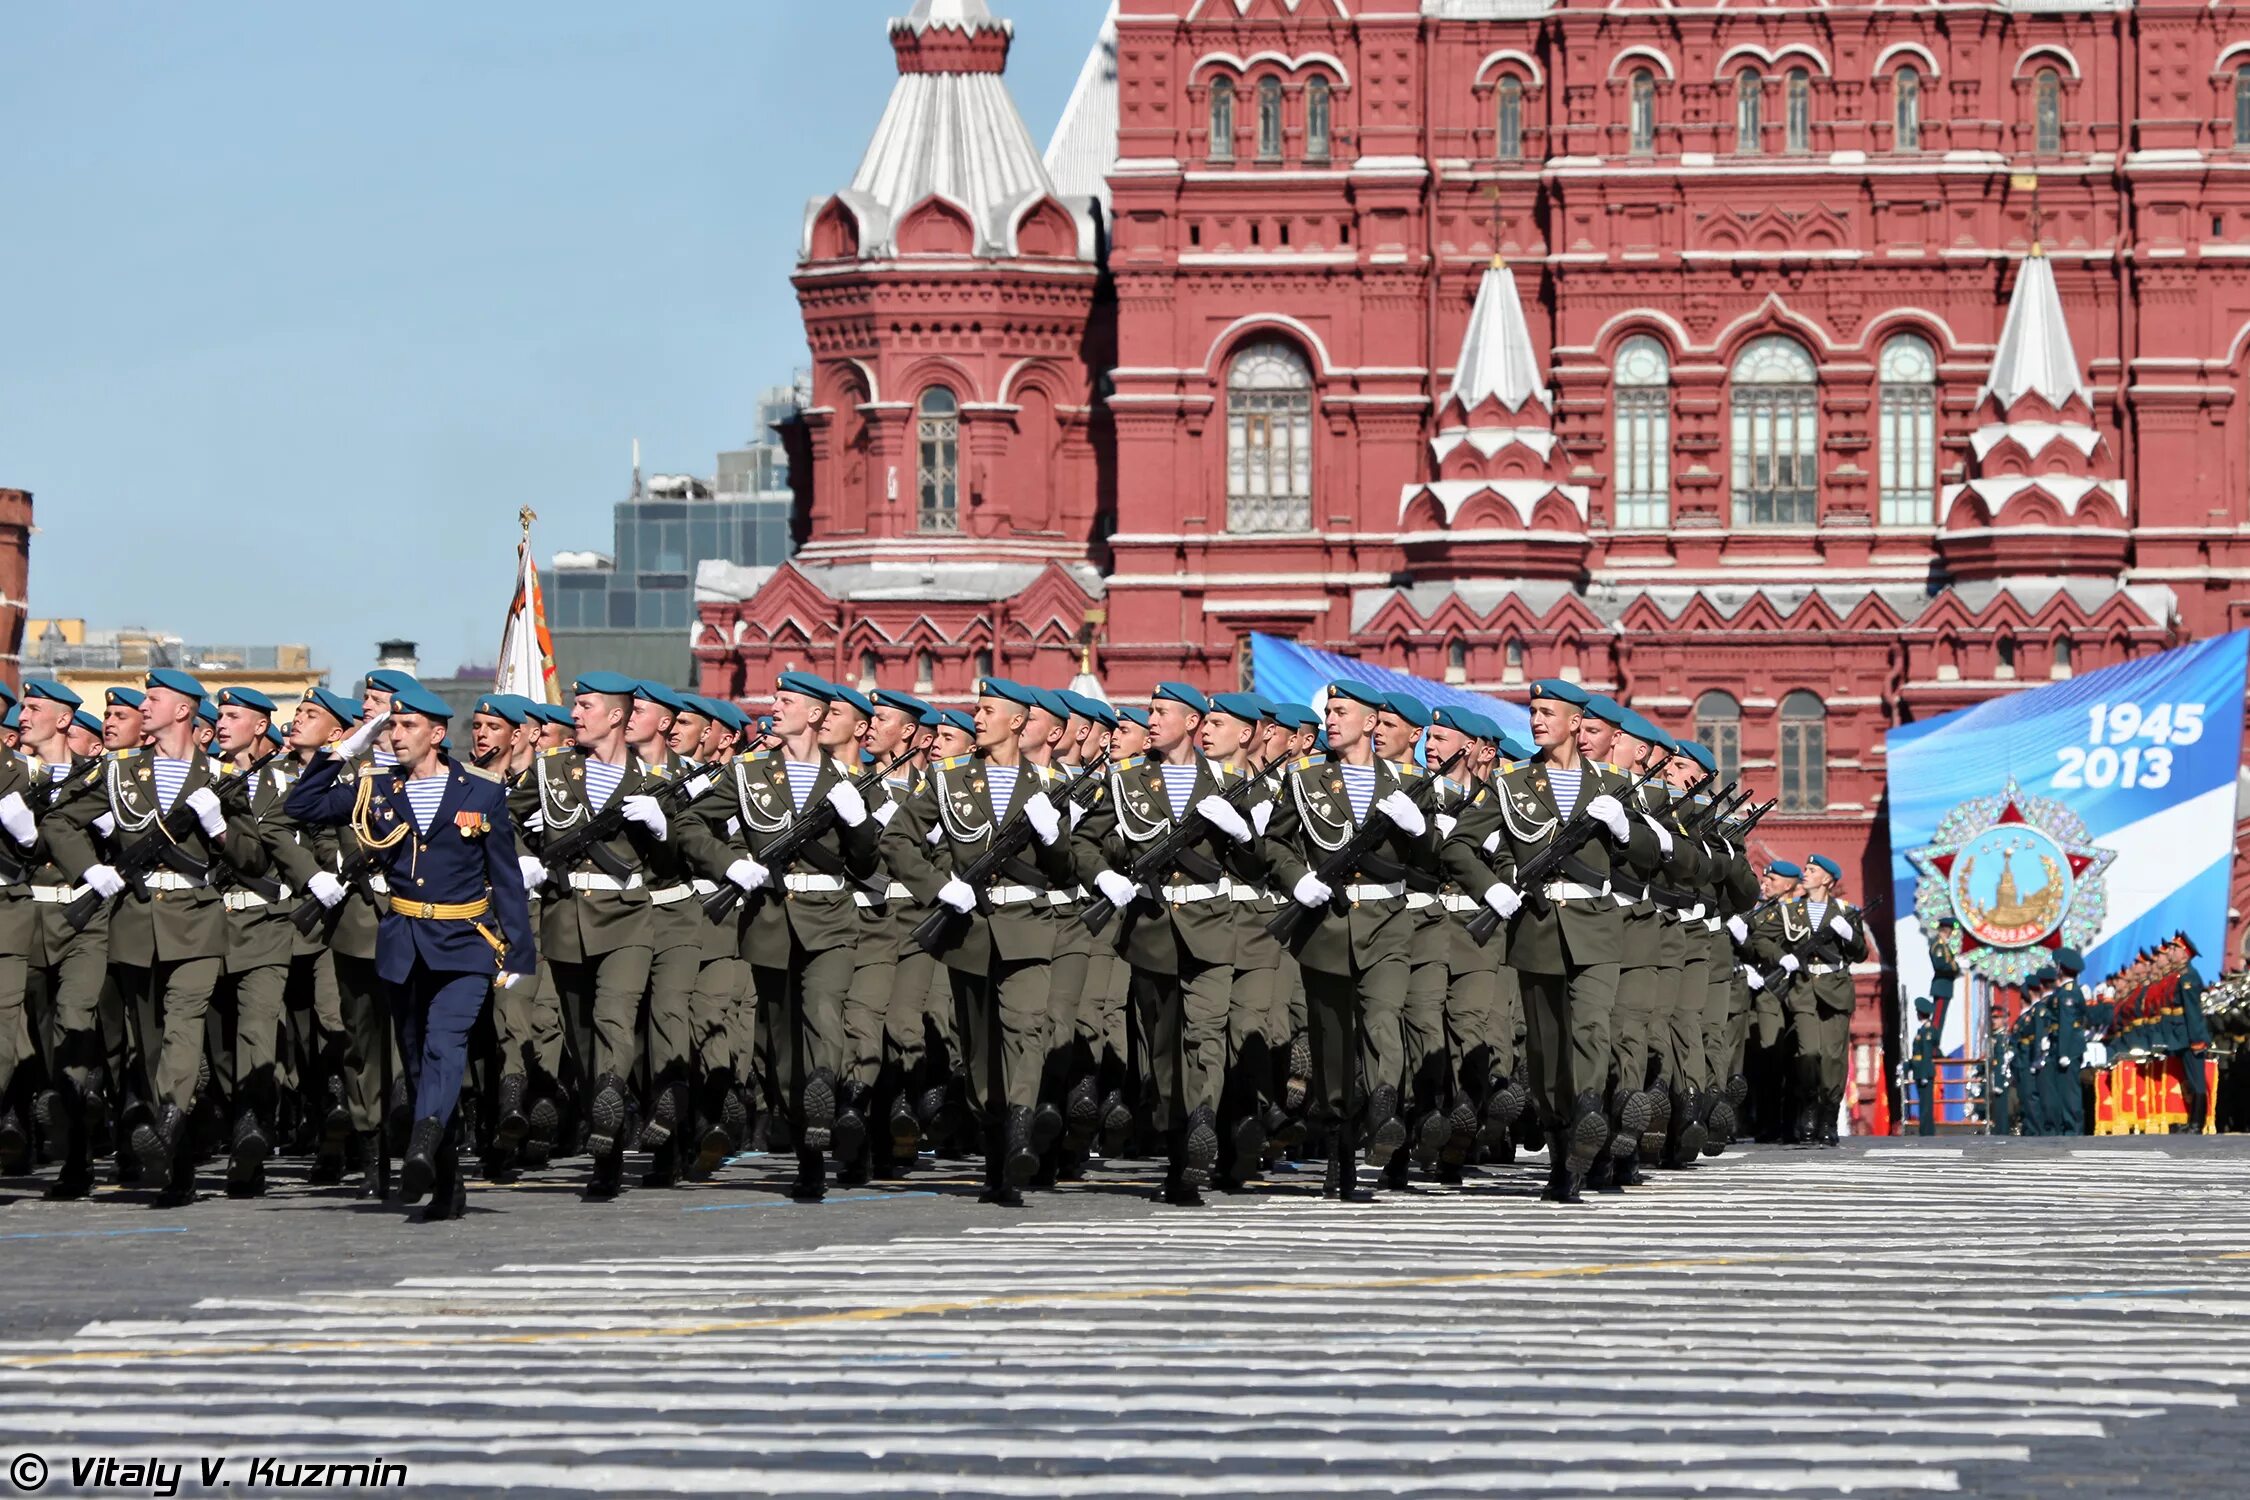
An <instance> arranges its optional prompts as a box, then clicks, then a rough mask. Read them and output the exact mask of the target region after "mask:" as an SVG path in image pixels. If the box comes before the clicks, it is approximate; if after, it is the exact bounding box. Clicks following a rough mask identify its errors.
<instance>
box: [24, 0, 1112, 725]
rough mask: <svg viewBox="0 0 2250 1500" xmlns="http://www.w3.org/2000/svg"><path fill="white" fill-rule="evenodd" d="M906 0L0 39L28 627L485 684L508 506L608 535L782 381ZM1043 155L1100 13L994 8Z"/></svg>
mask: <svg viewBox="0 0 2250 1500" xmlns="http://www.w3.org/2000/svg"><path fill="white" fill-rule="evenodd" d="M908 3H909V0H821V3H817V4H809V5H807V4H798V3H794V0H735V3H731V4H713V3H669V4H666V5H662V6H627V5H619V4H601V5H597V4H582V3H552V0H542V3H539V4H530V3H506V4H502V3H493V4H480V5H473V6H463V5H458V4H445V5H440V4H422V3H403V4H399V3H394V4H389V5H384V6H337V5H296V4H281V3H270V4H232V3H219V0H197V3H195V4H192V5H180V4H103V5H74V6H62V5H12V6H8V7H6V8H5V10H4V11H0V129H4V130H5V132H6V137H5V138H6V140H7V141H8V143H9V145H8V149H7V150H6V151H5V152H0V205H5V209H6V221H5V222H6V228H5V229H4V230H0V485H9V486H15V487H19V488H24V489H29V490H32V491H33V492H34V493H35V497H36V504H37V516H38V523H39V534H38V535H37V536H36V537H34V539H33V541H32V551H31V590H30V596H31V612H32V613H33V614H35V615H65V616H74V615H82V616H85V617H86V618H88V619H89V620H90V621H91V622H92V623H93V624H94V625H96V626H97V627H99V626H117V625H144V626H148V627H151V628H157V629H163V630H167V631H172V632H176V633H178V634H182V635H185V636H187V637H189V638H191V639H194V640H200V641H206V642H234V641H251V642H265V641H277V640H278V641H309V642H310V643H311V644H312V645H313V647H314V655H315V660H316V662H318V663H319V664H320V665H322V666H324V667H326V668H327V669H328V670H329V671H330V673H331V674H332V676H333V677H334V678H335V679H337V680H343V679H346V678H348V677H350V676H351V675H353V674H354V673H356V672H358V671H360V670H361V669H363V668H364V667H365V666H366V665H367V664H368V662H369V660H370V658H371V657H372V654H373V648H374V642H375V641H376V640H377V639H379V638H382V637H386V636H390V635H394V634H395V635H402V636H406V637H409V638H412V639H417V640H419V641H421V642H422V644H423V651H422V659H423V665H424V668H425V670H427V671H431V672H433V673H437V674H444V673H449V672H451V671H452V670H453V668H454V667H455V666H456V665H458V664H461V663H464V662H469V661H477V662H489V661H490V660H491V659H492V657H493V655H494V654H495V650H496V647H497V645H498V641H499V631H500V615H501V612H502V611H503V610H504V608H505V607H506V604H507V597H508V591H509V586H510V572H511V569H512V566H513V561H514V549H513V540H514V537H515V529H516V523H515V515H516V510H517V508H518V507H519V506H520V505H523V504H525V503H529V504H530V505H531V506H532V507H533V508H534V509H536V510H537V511H538V512H539V514H540V523H539V528H538V533H537V546H538V550H539V552H540V555H541V556H542V557H545V556H548V555H550V554H552V553H553V552H554V551H555V550H557V549H559V548H570V547H598V548H601V549H604V550H606V549H607V548H608V546H609V531H610V528H609V507H610V506H611V505H612V504H613V503H614V502H615V501H616V500H617V499H618V498H620V496H621V495H622V494H623V492H624V488H625V485H626V482H627V479H628V475H629V464H630V445H631V440H632V439H633V438H634V437H635V436H638V437H639V438H640V439H641V443H642V453H643V457H644V467H645V468H646V469H647V470H648V471H650V472H665V471H680V470H688V471H693V472H696V473H709V472H711V468H712V463H713V455H714V454H716V453H717V451H718V450H719V449H721V448H728V447H734V446H736V445H737V444H739V443H741V442H742V441H744V440H745V439H746V438H747V437H748V436H749V435H750V433H749V425H750V421H751V418H752V415H753V412H754V402H755V400H756V397H757V394H758V392H759V391H760V390H762V389H763V388H764V387H766V386H768V385H771V384H775V383H777V382H780V381H783V380H785V379H787V378H788V375H789V372H790V370H791V368H792V367H793V366H795V365H798V364H801V363H803V361H804V359H805V355H804V340H803V334H802V330H801V325H800V323H799V321H798V317H797V310H796V301H795V298H794V295H793V294H792V292H791V290H790V287H789V283H788V275H789V271H790V267H791V265H792V263H793V261H794V258H795V254H796V243H797V234H798V228H799V224H800V220H801V216H802V211H803V207H804V203H805V200H806V199H807V198H808V197H811V196H813V195H815V194H826V193H828V192H832V191H834V190H835V189H837V188H840V187H842V186H844V185H845V183H846V182H848V181H849V179H850V177H851V173H852V170H853V168H854V167H855V166H857V164H858V161H859V156H860V152H861V151H862V149H863V148H864V147H865V145H866V142H867V137H868V135H869V134H870V133H871V132H872V130H873V128H874V125H875V122H876V120H877V118H878V117H879V116H880V114H881V112H882V107H883V101H884V99H885V97H886V96H887V95H888V93H889V90H890V85H891V82H892V80H893V78H894V77H895V76H896V69H895V66H894V64H893V61H892V57H891V52H890V47H889V44H888V43H887V41H886V40H885V33H884V24H885V21H886V19H887V18H888V17H890V16H892V15H895V14H902V13H904V11H905V10H906V9H907V7H908ZM995 9H997V10H999V11H1000V12H1001V13H1003V14H1006V15H1010V16H1011V17H1012V18H1013V19H1014V20H1015V21H1016V22H1017V36H1016V46H1015V50H1014V52H1013V54H1012V55H1011V57H1010V60H1009V68H1008V76H1009V82H1010V86H1011V87H1012V89H1013V90H1014V93H1015V96H1016V100H1017V103H1018V105H1019V106H1020V107H1021V109H1022V111H1023V114H1024V118H1025V120H1026V122H1027V123H1028V124H1029V125H1030V127H1031V130H1032V133H1033V136H1034V137H1035V138H1036V139H1037V140H1038V141H1040V142H1041V143H1042V144H1044V143H1045V141H1046V138H1047V135H1048V133H1049V132H1050V130H1051V129H1052V127H1053V125H1054V122H1055V119H1056V117H1057V116H1058V115H1059V114H1060V113H1061V111H1062V106H1063V102H1064V100H1065V99H1066V98H1067V97H1068V95H1069V91H1070V87H1071V85H1072V83H1073V82H1074V81H1075V79H1076V77H1077V73H1078V69H1079V66H1080V64H1081V63H1082V62H1083V60H1084V58H1085V55H1086V50H1087V48H1088V47H1089V46H1090V45H1091V44H1092V41H1093V37H1094V32H1095V30H1096V28H1097V26H1098V25H1099V23H1100V18H1101V12H1102V10H1103V4H1102V0H1037V3H1036V4H1033V3H1031V0H1012V3H1003V4H997V5H996V6H995Z"/></svg>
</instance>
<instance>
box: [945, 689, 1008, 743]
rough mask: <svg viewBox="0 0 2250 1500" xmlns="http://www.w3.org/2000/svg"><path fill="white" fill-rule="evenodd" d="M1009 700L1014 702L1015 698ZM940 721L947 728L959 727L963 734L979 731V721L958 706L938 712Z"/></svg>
mask: <svg viewBox="0 0 2250 1500" xmlns="http://www.w3.org/2000/svg"><path fill="white" fill-rule="evenodd" d="M1008 701H1009V702H1011V703H1012V702H1014V701H1015V700H1014V699H1012V698H1011V699H1009V700H1008ZM938 723H939V724H940V725H942V726H943V727H944V728H947V729H958V730H960V731H961V732H962V733H963V734H975V733H976V732H977V721H976V720H974V719H972V718H970V717H969V716H968V714H966V713H965V712H963V711H962V710H960V709H958V708H948V709H944V710H942V711H941V712H940V713H939V714H938Z"/></svg>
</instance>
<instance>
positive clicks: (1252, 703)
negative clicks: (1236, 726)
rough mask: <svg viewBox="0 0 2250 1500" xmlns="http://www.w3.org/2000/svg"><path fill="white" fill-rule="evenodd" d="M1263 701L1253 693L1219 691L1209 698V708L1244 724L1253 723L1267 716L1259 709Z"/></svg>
mask: <svg viewBox="0 0 2250 1500" xmlns="http://www.w3.org/2000/svg"><path fill="white" fill-rule="evenodd" d="M1264 701H1265V700H1264V699H1262V698H1260V697H1259V696H1258V695H1257V694H1255V693H1221V694H1219V695H1218V696H1217V697H1215V698H1213V699H1212V700H1211V709H1212V711H1213V712H1214V713H1222V714H1225V715H1227V716H1228V717H1229V718H1235V719H1240V720H1241V721H1242V722H1243V723H1245V724H1255V723H1257V722H1258V721H1259V720H1260V719H1262V718H1265V717H1267V716H1266V715H1265V714H1264V713H1261V712H1260V711H1259V705H1260V704H1261V703H1264ZM1268 706H1269V707H1270V706H1271V705H1268Z"/></svg>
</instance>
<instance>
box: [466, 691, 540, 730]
mask: <svg viewBox="0 0 2250 1500" xmlns="http://www.w3.org/2000/svg"><path fill="white" fill-rule="evenodd" d="M530 707H531V704H530V701H529V700H528V699H524V698H519V697H517V696H516V695H515V694H514V693H486V694H485V695H484V696H483V697H482V698H479V699H478V700H477V706H476V710H475V711H476V712H477V713H480V714H490V715H492V717H494V718H495V719H504V720H506V721H507V722H508V723H510V724H521V723H522V722H523V721H524V711H525V710H526V709H528V708H530Z"/></svg>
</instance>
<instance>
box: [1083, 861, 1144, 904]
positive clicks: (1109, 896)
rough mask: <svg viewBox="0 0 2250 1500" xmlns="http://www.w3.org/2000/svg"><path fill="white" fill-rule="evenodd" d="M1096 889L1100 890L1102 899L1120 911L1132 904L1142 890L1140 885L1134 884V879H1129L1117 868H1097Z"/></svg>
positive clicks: (1095, 875) (1095, 874) (1095, 876)
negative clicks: (1117, 870) (1116, 869)
mask: <svg viewBox="0 0 2250 1500" xmlns="http://www.w3.org/2000/svg"><path fill="white" fill-rule="evenodd" d="M1094 889H1095V890H1097V891H1100V892H1101V893H1102V899H1103V900H1104V901H1107V902H1108V903H1109V904H1110V905H1112V906H1114V907H1116V908H1117V909H1118V910H1119V911H1123V910H1124V909H1125V908H1126V907H1128V906H1131V905H1132V904H1133V898H1134V897H1135V896H1137V895H1139V894H1140V890H1141V888H1140V887H1139V886H1137V885H1135V884H1133V882H1132V881H1130V880H1127V879H1126V878H1125V877H1124V876H1122V875H1120V874H1118V873H1117V872H1116V871H1115V870H1096V871H1095V872H1094Z"/></svg>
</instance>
